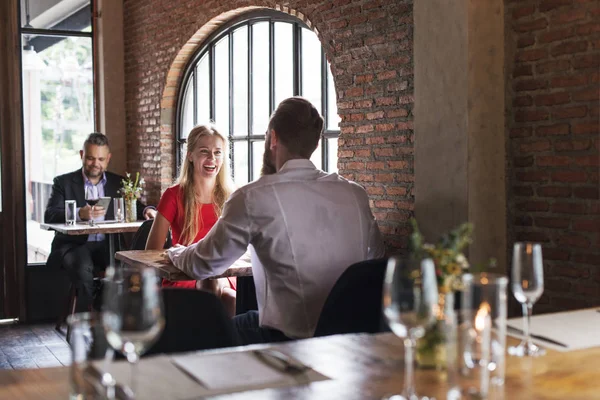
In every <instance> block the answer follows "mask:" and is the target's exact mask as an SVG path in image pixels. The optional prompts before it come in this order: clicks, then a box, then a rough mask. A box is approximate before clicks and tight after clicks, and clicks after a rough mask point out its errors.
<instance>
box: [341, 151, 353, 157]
mask: <svg viewBox="0 0 600 400" xmlns="http://www.w3.org/2000/svg"><path fill="white" fill-rule="evenodd" d="M338 156H339V158H352V157H354V152H353V151H352V150H340V151H338Z"/></svg>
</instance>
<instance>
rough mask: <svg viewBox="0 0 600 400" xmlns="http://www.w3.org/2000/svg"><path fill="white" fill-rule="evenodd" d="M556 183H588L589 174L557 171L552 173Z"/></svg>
mask: <svg viewBox="0 0 600 400" xmlns="http://www.w3.org/2000/svg"><path fill="white" fill-rule="evenodd" d="M552 180H553V181H554V182H572V183H575V182H587V174H586V173H585V172H584V171H556V172H553V173H552Z"/></svg>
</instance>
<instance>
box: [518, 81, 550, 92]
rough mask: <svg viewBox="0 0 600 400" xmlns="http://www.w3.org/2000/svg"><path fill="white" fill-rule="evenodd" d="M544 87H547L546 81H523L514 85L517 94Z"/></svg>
mask: <svg viewBox="0 0 600 400" xmlns="http://www.w3.org/2000/svg"><path fill="white" fill-rule="evenodd" d="M546 87H548V81H546V80H542V79H524V80H520V81H518V82H517V83H515V90H516V91H517V92H521V91H528V90H538V89H544V88H546Z"/></svg>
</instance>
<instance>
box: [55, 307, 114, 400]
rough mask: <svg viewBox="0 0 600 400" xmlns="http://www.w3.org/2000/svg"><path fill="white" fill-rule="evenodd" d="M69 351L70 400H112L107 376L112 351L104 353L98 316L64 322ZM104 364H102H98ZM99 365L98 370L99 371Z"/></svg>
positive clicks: (111, 383) (77, 316)
mask: <svg viewBox="0 0 600 400" xmlns="http://www.w3.org/2000/svg"><path fill="white" fill-rule="evenodd" d="M67 323H68V324H69V327H70V328H71V329H70V335H69V345H70V347H71V356H72V357H71V367H70V378H71V379H70V381H71V391H70V395H69V398H70V399H72V400H84V399H113V398H115V393H114V389H115V381H114V379H113V377H112V375H111V374H110V373H109V372H108V363H109V362H110V361H111V360H112V350H110V352H107V351H106V349H107V345H106V337H105V336H104V329H103V326H102V319H101V317H100V314H99V313H79V314H73V315H70V316H69V317H68V318H67ZM102 360H104V361H102ZM100 365H102V367H99V366H100Z"/></svg>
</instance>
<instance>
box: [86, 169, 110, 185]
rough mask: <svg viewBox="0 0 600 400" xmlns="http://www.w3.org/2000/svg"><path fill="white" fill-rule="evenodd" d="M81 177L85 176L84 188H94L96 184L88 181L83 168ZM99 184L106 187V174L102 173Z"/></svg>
mask: <svg viewBox="0 0 600 400" xmlns="http://www.w3.org/2000/svg"><path fill="white" fill-rule="evenodd" d="M81 175H83V184H84V186H94V184H93V183H92V182H91V181H90V180H89V179H88V177H87V175H86V174H85V172H83V168H81ZM98 184H102V186H104V185H106V172H103V173H102V179H100V182H98Z"/></svg>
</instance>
